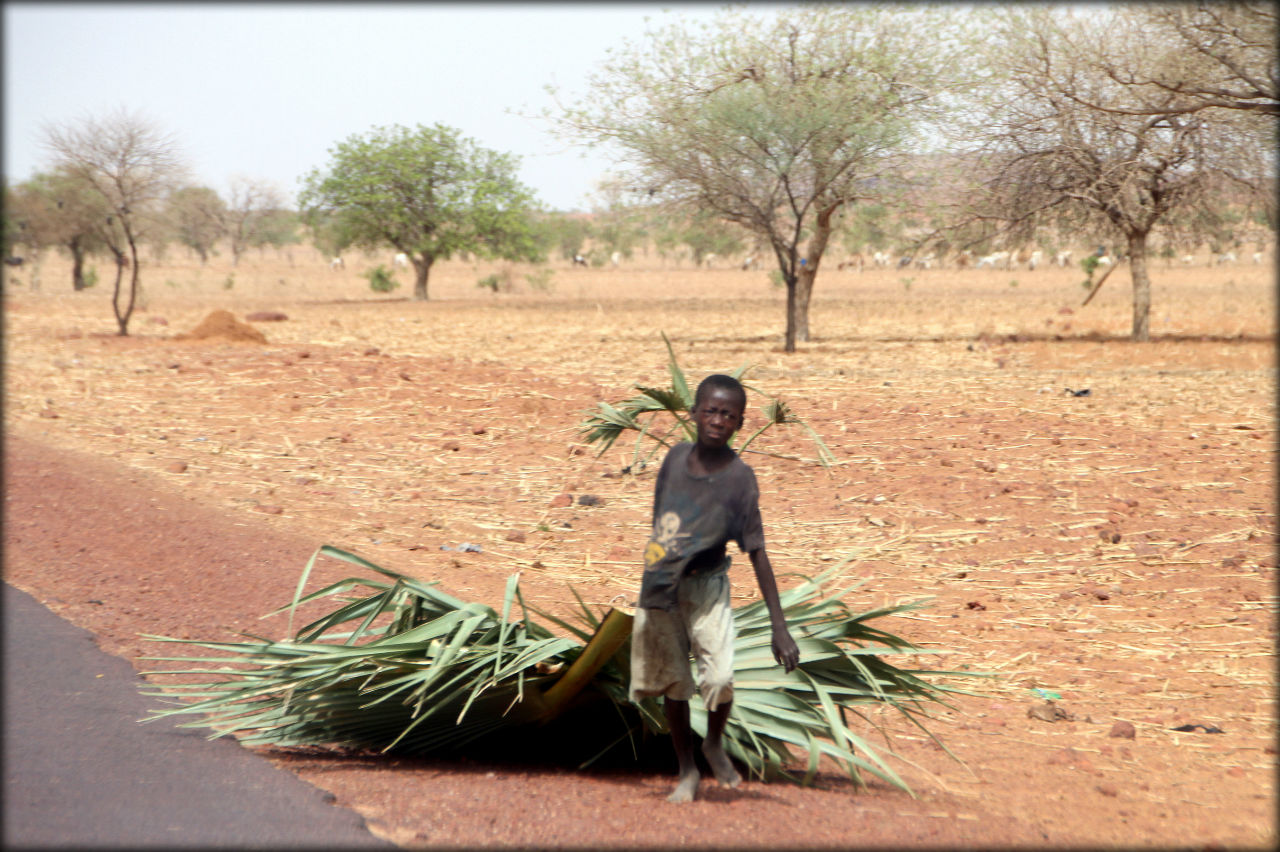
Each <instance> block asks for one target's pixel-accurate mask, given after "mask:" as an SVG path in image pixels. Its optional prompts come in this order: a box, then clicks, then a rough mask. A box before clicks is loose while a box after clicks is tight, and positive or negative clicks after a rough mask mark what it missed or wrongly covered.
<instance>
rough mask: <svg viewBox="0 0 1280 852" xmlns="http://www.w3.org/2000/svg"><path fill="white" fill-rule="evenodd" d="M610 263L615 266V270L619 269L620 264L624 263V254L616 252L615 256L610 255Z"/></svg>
mask: <svg viewBox="0 0 1280 852" xmlns="http://www.w3.org/2000/svg"><path fill="white" fill-rule="evenodd" d="M609 262H610V263H612V264H613V268H614V269H617V268H618V264H619V263H622V252H620V251H615V252H614V253H613V254H611V255H609Z"/></svg>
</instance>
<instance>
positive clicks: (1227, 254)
mask: <svg viewBox="0 0 1280 852" xmlns="http://www.w3.org/2000/svg"><path fill="white" fill-rule="evenodd" d="M1235 262H1236V253H1235V252H1233V251H1224V252H1223V253H1222V254H1220V255H1218V257H1217V263H1218V265H1219V266H1221V265H1222V264H1224V263H1235Z"/></svg>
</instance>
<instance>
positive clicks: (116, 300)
mask: <svg viewBox="0 0 1280 852" xmlns="http://www.w3.org/2000/svg"><path fill="white" fill-rule="evenodd" d="M111 254H112V255H113V256H114V257H115V259H116V283H115V287H114V288H112V290H111V309H112V310H113V311H115V314H116V325H117V326H119V327H120V334H122V335H127V334H128V333H129V332H128V328H129V324H128V322H127V321H125V322H123V323H122V322H121V321H120V285H121V283H123V281H124V270H125V267H126V266H128V265H129V262H128V259H127V258H126V257H125V256H124V252H122V251H120V250H119V249H117V248H115V247H114V246H112V247H111Z"/></svg>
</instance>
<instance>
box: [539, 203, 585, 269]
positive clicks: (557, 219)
mask: <svg viewBox="0 0 1280 852" xmlns="http://www.w3.org/2000/svg"><path fill="white" fill-rule="evenodd" d="M538 229H539V231H540V232H541V233H542V235H543V236H542V242H543V244H544V245H546V246H554V247H555V248H556V250H557V251H559V252H560V256H561V257H562V258H564V259H565V260H573V258H574V256H575V255H580V254H582V249H583V246H585V245H586V242H587V240H588V239H589V238H590V237H591V235H592V231H591V221H590V220H589V219H586V218H584V217H582V216H573V215H569V214H567V213H560V212H552V213H547V214H546V215H544V216H541V217H539V219H538Z"/></svg>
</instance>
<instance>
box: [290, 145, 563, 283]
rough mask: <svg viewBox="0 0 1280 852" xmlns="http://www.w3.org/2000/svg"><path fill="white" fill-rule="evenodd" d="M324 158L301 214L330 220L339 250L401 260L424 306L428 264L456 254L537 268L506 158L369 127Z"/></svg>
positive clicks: (530, 201)
mask: <svg viewBox="0 0 1280 852" xmlns="http://www.w3.org/2000/svg"><path fill="white" fill-rule="evenodd" d="M329 154H330V157H331V160H330V163H329V166H328V168H327V169H326V170H321V169H314V170H313V171H312V172H311V173H310V174H308V175H307V176H306V178H304V182H303V183H304V189H303V192H302V195H301V198H300V203H301V205H302V207H303V208H304V209H305V210H307V211H308V213H309V215H310V216H312V217H315V216H317V215H319V216H320V217H321V221H323V220H325V219H326V218H330V217H331V218H332V219H335V220H337V221H336V222H334V223H332V225H333V227H334V228H335V229H336V230H335V232H334V233H336V234H341V235H342V237H341V238H340V240H339V241H342V240H349V242H348V244H349V245H361V246H364V247H367V248H378V247H381V246H384V245H388V244H389V245H391V246H392V247H394V248H395V249H396V250H397V251H401V252H404V253H405V254H407V255H408V256H409V258H410V260H412V262H413V268H414V273H415V281H414V288H413V295H414V298H415V299H423V300H425V299H426V298H427V279H428V276H429V275H430V273H431V267H432V265H433V264H434V263H435V262H436V261H437V260H445V259H448V258H449V257H450V256H451V255H453V254H454V253H455V252H470V253H472V254H475V255H477V256H479V257H485V258H493V257H499V258H503V259H505V260H537V259H539V256H540V252H539V247H538V244H537V240H536V238H535V224H534V219H533V215H532V213H533V208H534V198H533V193H532V190H530V189H528V188H527V187H525V186H524V185H522V184H521V183H520V182H519V181H518V180H517V179H516V162H517V161H516V159H515V157H513V156H512V155H510V154H503V153H499V152H497V151H491V150H488V149H486V148H482V147H480V146H478V145H477V144H476V143H475V141H474V140H471V139H467V138H464V137H463V136H462V135H461V133H460V131H458V130H456V129H454V128H451V127H447V126H445V125H442V124H436V125H434V126H432V127H424V126H422V125H418V127H417V128H416V129H409V128H405V127H400V126H393V127H389V128H386V127H380V128H374V130H372V131H370V132H369V133H367V134H365V135H364V136H359V135H356V136H351V137H349V138H348V139H347V140H346V141H344V142H340V143H339V144H338V145H336V146H335V147H333V148H331V149H330V151H329ZM313 221H316V220H315V219H314V218H313Z"/></svg>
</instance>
